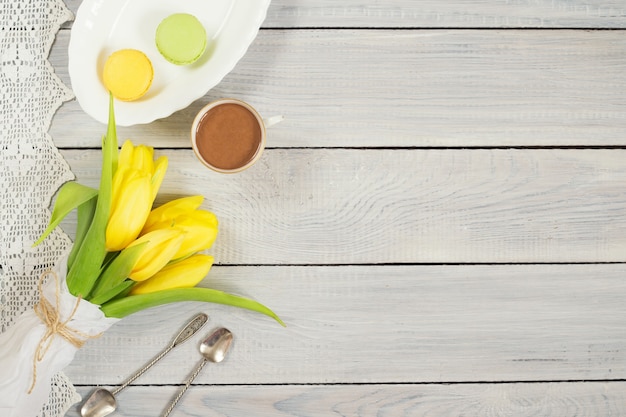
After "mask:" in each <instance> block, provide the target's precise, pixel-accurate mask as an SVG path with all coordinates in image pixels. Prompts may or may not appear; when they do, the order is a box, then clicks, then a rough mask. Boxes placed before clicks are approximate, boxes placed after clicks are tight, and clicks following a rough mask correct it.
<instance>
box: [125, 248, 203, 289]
mask: <svg viewBox="0 0 626 417" xmlns="http://www.w3.org/2000/svg"><path fill="white" fill-rule="evenodd" d="M212 265H213V257H212V256H209V255H201V254H199V255H194V256H191V257H189V258H187V259H185V260H182V261H180V262H174V263H171V264H169V265H166V266H165V267H163V269H161V270H160V271H159V272H157V273H156V274H154V276H152V277H150V278H149V279H147V280H145V281H141V282H139V283H137V284H135V286H134V287H133V289H132V290H131V292H130V294H131V295H136V294H147V293H151V292H155V291H161V290H169V289H172V288H191V287H195V286H196V284H198V283H199V282H200V281H202V280H203V279H204V277H206V275H207V274H208V273H209V270H210V269H211V266H212Z"/></svg>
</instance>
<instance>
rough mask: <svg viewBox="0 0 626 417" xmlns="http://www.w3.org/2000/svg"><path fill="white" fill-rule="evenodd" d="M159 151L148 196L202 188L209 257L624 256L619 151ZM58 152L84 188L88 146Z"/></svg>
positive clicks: (94, 172) (625, 200) (328, 260)
mask: <svg viewBox="0 0 626 417" xmlns="http://www.w3.org/2000/svg"><path fill="white" fill-rule="evenodd" d="M165 153H166V154H167V156H168V158H169V161H170V165H169V169H168V173H167V175H166V180H165V181H164V183H163V185H162V187H161V197H160V200H158V201H157V204H158V202H159V201H163V199H171V198H174V197H177V196H183V195H192V194H197V193H200V194H203V195H205V196H206V198H207V199H206V202H205V205H204V207H205V208H207V209H210V210H212V211H214V212H215V213H216V214H217V216H218V218H219V219H220V235H219V237H218V239H217V241H216V244H215V249H214V252H215V257H216V261H217V262H218V263H221V264H304V265H308V264H362V263H366V264H371V263H432V262H436V263H459V262H469V263H476V262H487V263H491V262H498V263H503V262H531V263H532V262H624V261H625V260H626V253H625V252H624V250H623V249H624V247H625V245H626V193H624V183H625V182H626V167H625V166H624V163H623V162H624V160H625V157H626V153H625V151H623V150H591V149H586V150H540V149H537V150H518V149H513V150H474V151H467V150H455V149H451V150H406V149H405V150H345V149H334V150H325V149H290V150H283V149H272V150H266V152H265V153H264V154H263V156H262V158H261V160H260V161H259V162H257V164H256V165H255V166H254V167H253V168H251V169H249V170H248V171H245V172H243V173H240V174H236V175H221V174H216V173H214V172H212V171H210V170H208V169H205V168H203V167H202V165H201V164H200V162H198V161H197V160H196V158H195V156H194V154H193V152H192V151H188V150H168V151H166V152H165ZM63 156H64V157H65V158H66V160H67V162H68V163H69V164H70V166H71V169H72V172H74V173H75V174H76V176H77V178H78V180H79V182H82V183H85V184H87V185H91V186H94V187H96V186H97V184H98V181H99V176H100V168H99V167H100V162H99V159H100V152H99V151H98V150H88V151H64V152H63ZM72 223H73V222H72V221H70V222H68V223H66V227H67V228H66V230H67V231H68V232H69V233H73V231H72V230H71V224H72Z"/></svg>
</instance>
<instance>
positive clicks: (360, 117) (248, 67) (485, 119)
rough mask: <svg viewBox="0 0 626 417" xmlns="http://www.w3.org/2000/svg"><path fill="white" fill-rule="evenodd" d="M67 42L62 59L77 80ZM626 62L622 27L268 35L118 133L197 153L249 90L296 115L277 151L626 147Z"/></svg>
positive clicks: (90, 134)
mask: <svg viewBox="0 0 626 417" xmlns="http://www.w3.org/2000/svg"><path fill="white" fill-rule="evenodd" d="M68 39H69V33H68V31H64V32H63V33H61V34H60V35H59V37H58V39H57V44H56V46H55V48H54V49H53V52H52V56H51V61H52V63H53V65H54V66H55V68H57V72H58V74H59V75H60V76H61V78H62V79H63V80H64V81H65V82H66V83H70V80H69V77H68V75H67V70H66V66H67V52H66V50H67V44H68ZM625 67H626V37H625V36H623V33H622V32H620V31H596V32H588V31H570V30H566V31H530V32H529V31H515V30H507V31H484V30H475V31H473V30H472V31H467V30H464V31H447V30H446V31H422V30H410V31H389V30H371V31H368V30H323V31H320V30H312V31H311V30H298V31H293V30H279V31H263V32H261V33H260V34H259V36H258V37H257V39H256V40H255V42H254V43H253V44H252V46H251V48H250V49H249V51H248V53H247V55H246V56H245V57H244V58H243V59H242V60H241V61H240V62H239V64H238V65H237V66H236V68H235V69H234V70H233V72H231V73H230V74H229V75H228V76H227V77H226V78H225V79H224V80H223V81H222V82H221V83H220V84H218V86H216V87H215V88H214V89H212V90H211V91H209V92H208V94H206V95H205V96H204V97H202V98H201V99H199V100H197V101H196V102H195V103H193V104H192V105H191V106H190V107H188V108H187V109H185V110H182V111H180V112H178V113H175V114H174V115H173V116H171V117H169V118H166V119H162V120H159V121H157V122H155V123H151V124H149V125H143V126H135V127H133V128H125V129H120V134H121V135H122V136H124V137H126V136H132V137H134V138H137V139H140V140H143V141H146V142H148V143H150V144H152V145H153V146H156V147H167V148H181V147H189V146H190V144H189V133H188V132H189V129H190V126H191V123H192V121H193V118H194V116H195V115H196V113H197V112H198V111H199V110H200V108H201V107H202V106H204V105H205V104H206V103H207V102H209V101H211V100H213V99H216V98H221V97H237V98H241V99H244V100H246V101H249V102H250V103H251V104H253V105H254V106H255V107H257V109H258V110H259V111H260V112H261V114H262V115H264V116H265V117H269V116H273V115H277V114H282V115H284V116H285V121H284V122H282V123H280V124H278V125H276V126H274V127H272V128H271V129H270V131H269V133H268V146H269V147H396V146H402V147H439V146H446V147H467V146H559V145H568V146H571V145H593V146H604V145H624V144H625V143H626V139H625V138H626V72H625V71H623V68H625ZM157 76H158V74H157ZM103 131H104V126H103V125H101V124H100V123H98V122H96V121H94V120H92V119H91V118H90V117H89V116H87V115H86V114H84V113H83V112H82V110H81V109H80V107H79V105H78V103H77V102H70V103H67V104H65V105H64V106H63V107H62V108H61V109H60V110H59V111H58V113H57V115H56V116H55V118H54V121H53V123H52V127H51V130H50V133H51V135H52V136H53V138H54V139H55V143H56V144H57V146H59V147H64V148H65V147H84V146H87V147H98V146H99V141H100V134H101V133H100V132H103Z"/></svg>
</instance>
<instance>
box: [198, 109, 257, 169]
mask: <svg viewBox="0 0 626 417" xmlns="http://www.w3.org/2000/svg"><path fill="white" fill-rule="evenodd" d="M191 146H192V147H193V150H194V152H195V154H196V156H197V157H198V159H199V160H200V162H202V163H203V164H204V165H205V166H207V167H208V168H210V169H212V170H214V171H216V172H221V173H225V174H231V173H236V172H241V171H243V170H245V169H246V168H249V167H250V166H252V165H253V164H254V163H255V162H256V161H257V160H258V159H259V157H260V156H261V153H262V152H263V149H264V148H265V123H264V122H263V119H262V118H261V116H260V115H259V113H257V111H256V110H255V109H254V108H253V107H252V106H250V105H249V104H248V103H246V102H244V101H241V100H237V99H232V98H227V99H221V100H216V101H213V102H211V103H209V104H207V105H206V106H204V107H203V108H202V110H200V112H198V114H197V116H196V118H195V119H194V121H193V124H192V125H191Z"/></svg>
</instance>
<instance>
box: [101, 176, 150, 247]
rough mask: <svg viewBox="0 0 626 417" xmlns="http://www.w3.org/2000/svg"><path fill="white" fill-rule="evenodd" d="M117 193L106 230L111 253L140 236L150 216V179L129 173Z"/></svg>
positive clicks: (107, 243)
mask: <svg viewBox="0 0 626 417" xmlns="http://www.w3.org/2000/svg"><path fill="white" fill-rule="evenodd" d="M127 173H128V177H126V178H125V179H124V181H123V183H122V184H121V185H120V187H119V188H118V189H116V190H115V191H116V192H115V199H114V200H115V204H114V205H112V207H111V214H110V217H109V222H108V225H107V229H106V245H107V250H108V251H110V252H113V251H119V250H122V249H124V248H125V247H126V246H128V245H129V244H130V243H131V242H132V241H133V240H135V239H136V238H137V236H139V232H141V229H142V227H143V225H144V223H145V221H146V219H147V218H148V215H149V214H150V207H151V205H152V201H151V200H150V195H151V190H150V178H149V177H148V176H147V175H144V174H140V173H138V172H137V171H129V172H127Z"/></svg>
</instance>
